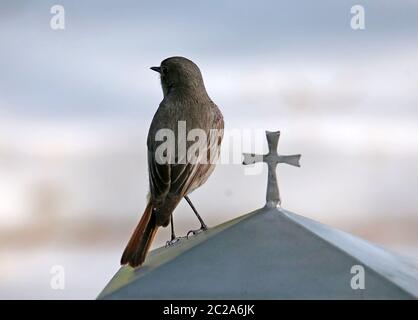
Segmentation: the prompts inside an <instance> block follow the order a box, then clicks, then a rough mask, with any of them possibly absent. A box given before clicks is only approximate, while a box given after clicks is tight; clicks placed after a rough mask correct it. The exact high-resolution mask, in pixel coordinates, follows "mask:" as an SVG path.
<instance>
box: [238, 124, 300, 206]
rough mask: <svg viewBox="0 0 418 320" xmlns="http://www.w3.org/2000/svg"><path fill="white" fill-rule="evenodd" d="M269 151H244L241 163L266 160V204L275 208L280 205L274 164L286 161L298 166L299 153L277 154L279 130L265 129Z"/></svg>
mask: <svg viewBox="0 0 418 320" xmlns="http://www.w3.org/2000/svg"><path fill="white" fill-rule="evenodd" d="M266 136H267V142H268V146H269V153H268V154H265V155H259V154H254V153H251V154H250V153H244V161H243V164H244V165H247V164H254V163H256V162H266V163H267V165H268V181H267V195H266V206H267V207H270V208H275V207H277V205H279V206H280V205H281V199H280V193H279V186H278V184H277V176H276V166H277V164H278V163H287V164H290V165H291V166H295V167H300V164H299V160H300V157H301V155H300V154H297V155H291V156H282V155H279V154H277V144H278V142H279V137H280V131H275V132H271V131H266Z"/></svg>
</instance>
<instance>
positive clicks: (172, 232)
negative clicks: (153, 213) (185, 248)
mask: <svg viewBox="0 0 418 320" xmlns="http://www.w3.org/2000/svg"><path fill="white" fill-rule="evenodd" d="M170 219H171V220H170V225H171V240H170V241H167V242H166V243H165V246H166V247H170V246H172V245H174V244H176V243H177V242H179V241H180V238H177V237H176V234H175V233H174V223H173V214H172V213H171V217H170Z"/></svg>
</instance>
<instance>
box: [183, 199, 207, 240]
mask: <svg viewBox="0 0 418 320" xmlns="http://www.w3.org/2000/svg"><path fill="white" fill-rule="evenodd" d="M184 199H186V201H187V203H188V204H189V206H190V207H191V208H192V210H193V212H194V214H195V215H196V217H197V218H198V219H199V222H200V229H198V230H190V231H189V232H187V237H189V234H193V235H196V234H198V233H200V232H202V231H205V230H207V229H208V227H207V226H206V224H205V222H204V221H203V219H202V217H201V216H200V214H199V213H198V212H197V210H196V208H195V207H194V205H193V203H192V201H191V200H190V199H189V197H188V196H184Z"/></svg>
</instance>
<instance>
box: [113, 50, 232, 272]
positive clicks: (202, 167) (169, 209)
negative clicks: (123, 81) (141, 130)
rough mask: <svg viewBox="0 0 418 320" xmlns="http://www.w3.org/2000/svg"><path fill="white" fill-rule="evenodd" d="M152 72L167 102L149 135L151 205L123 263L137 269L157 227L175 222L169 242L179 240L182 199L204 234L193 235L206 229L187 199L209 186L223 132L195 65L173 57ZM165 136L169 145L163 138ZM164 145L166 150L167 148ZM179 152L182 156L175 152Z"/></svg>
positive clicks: (221, 122) (213, 104)
mask: <svg viewBox="0 0 418 320" xmlns="http://www.w3.org/2000/svg"><path fill="white" fill-rule="evenodd" d="M151 69H152V70H154V71H156V72H158V73H160V78H161V87H162V90H163V95H164V98H163V100H162V101H161V103H160V105H159V107H158V110H157V112H156V113H155V115H154V118H153V120H152V122H151V126H150V129H149V132H148V139H147V146H148V174H149V185H150V193H149V197H148V204H147V206H146V208H145V211H144V213H143V215H142V218H141V220H140V221H139V224H138V226H137V227H136V229H135V231H134V233H133V234H132V236H131V239H130V240H129V242H128V245H127V246H126V248H125V251H124V252H123V255H122V258H121V264H129V265H130V266H132V267H137V266H139V265H141V264H142V263H143V262H144V260H145V256H146V254H147V252H148V250H149V248H150V246H151V243H152V240H153V239H154V236H155V234H156V232H157V229H158V227H160V226H162V227H167V226H168V224H169V223H170V222H171V241H169V242H168V243H169V244H173V243H175V242H176V241H177V240H178V238H176V236H175V233H174V226H173V215H172V214H173V211H174V209H175V208H176V207H177V205H178V204H179V202H180V201H181V200H182V199H183V198H185V199H186V201H187V202H188V203H189V205H190V206H191V208H192V209H193V211H194V213H195V214H196V216H197V218H198V219H199V221H200V224H201V228H200V229H199V230H192V231H190V232H191V233H193V234H196V233H198V232H200V231H203V230H206V229H207V227H206V224H205V223H204V222H203V220H202V218H201V217H200V215H199V213H198V212H197V211H196V209H195V208H194V206H193V204H192V202H191V201H190V199H189V198H188V196H187V195H188V194H189V193H190V192H192V191H193V190H195V189H196V188H198V187H200V186H201V185H202V184H203V183H205V182H206V180H207V179H208V178H209V176H210V175H211V173H212V172H213V170H214V168H215V163H214V162H216V159H217V158H218V156H219V152H220V145H221V141H222V137H223V128H224V122H223V117H222V113H221V112H220V110H219V109H218V107H217V106H216V105H215V103H213V101H212V100H211V99H210V98H209V96H208V94H207V92H206V89H205V85H204V83H203V78H202V74H201V72H200V70H199V67H198V66H197V65H196V64H195V63H193V62H192V61H191V60H189V59H186V58H183V57H171V58H167V59H165V60H164V61H162V62H161V65H160V66H159V67H152V68H151ZM182 126H183V127H185V128H186V129H185V132H184V130H182V128H183V127H182ZM193 129H198V130H197V131H196V130H193ZM167 132H168V133H169V132H172V133H173V134H172V138H173V139H171V140H170V139H169V137H170V135H169V134H167ZM196 132H200V134H195V133H196ZM161 133H163V135H164V137H166V140H164V139H160V138H161ZM164 133H166V134H164ZM202 134H204V136H203V138H202ZM157 137H159V138H157ZM196 137H197V138H199V139H196ZM162 140H163V141H162ZM163 143H165V146H166V148H162V147H163V146H164V145H163ZM182 145H183V146H185V148H181V147H180V146H182ZM167 146H168V147H167ZM176 147H178V148H177V152H172V148H176ZM162 149H163V150H164V151H163V152H162V153H161V150H162ZM196 151H197V152H196ZM162 160H165V162H164V161H162ZM188 235H189V233H188Z"/></svg>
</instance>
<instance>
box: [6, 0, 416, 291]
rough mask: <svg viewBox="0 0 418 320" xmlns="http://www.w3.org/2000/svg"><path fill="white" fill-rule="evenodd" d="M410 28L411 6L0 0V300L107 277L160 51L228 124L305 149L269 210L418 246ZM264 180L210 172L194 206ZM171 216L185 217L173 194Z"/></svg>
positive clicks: (210, 204)
mask: <svg viewBox="0 0 418 320" xmlns="http://www.w3.org/2000/svg"><path fill="white" fill-rule="evenodd" d="M55 4H61V5H63V6H64V8H65V18H66V21H65V22H66V29H65V30H63V31H62V30H61V31H60V30H55V31H54V30H52V29H51V28H50V18H51V17H52V14H51V13H50V8H51V7H52V6H53V5H55ZM354 4H362V5H364V7H365V10H366V30H361V31H354V30H352V29H351V28H350V19H351V16H352V15H351V13H350V9H351V6H352V5H354ZM417 38H418V2H417V1H412V0H409V1H407V0H404V1H401V2H396V3H394V2H393V1H382V0H380V1H378V0H375V1H370V0H369V1H355V2H353V1H345V0H340V1H331V0H330V1H325V0H320V1H315V2H314V1H308V0H305V1H300V0H299V1H257V2H255V1H206V2H203V1H180V2H168V1H149V2H144V1H92V0H90V1H84V2H82V1H59V2H56V1H34V0H33V1H23V0H20V1H11V0H9V1H5V0H0V70H1V72H0V199H1V201H0V234H1V235H0V297H2V298H11V297H25V298H31V297H34V296H36V294H38V296H39V297H51V298H74V297H79V298H94V297H95V295H96V294H98V292H99V291H100V290H101V289H102V287H103V286H104V285H105V282H106V281H107V280H108V279H109V277H110V276H111V275H112V274H113V272H114V271H116V270H117V268H118V260H119V255H120V253H121V251H122V250H123V247H124V245H125V242H126V241H127V240H128V238H129V236H130V233H131V231H132V229H133V227H134V225H135V224H136V222H137V220H138V219H139V216H140V214H141V213H142V211H143V207H144V205H145V195H146V192H147V188H148V186H147V181H148V180H147V167H146V153H145V152H146V149H145V141H146V134H147V131H148V126H149V123H150V121H151V119H152V116H153V114H154V112H155V110H156V108H157V106H158V103H159V102H160V101H161V97H162V92H161V89H160V86H159V79H158V76H157V75H156V74H155V73H153V72H152V71H150V70H149V67H151V66H154V65H158V64H159V63H160V61H161V60H163V59H165V58H167V57H169V56H174V55H182V56H186V57H188V58H190V59H192V60H193V61H195V62H196V63H197V64H198V65H199V66H200V68H201V70H202V73H203V76H204V80H205V84H206V87H207V90H208V92H209V95H210V96H211V97H212V99H213V100H214V101H215V102H216V103H217V104H218V106H219V107H220V108H221V110H222V112H223V114H224V118H225V124H226V129H227V130H233V129H240V130H242V129H258V130H265V129H267V130H278V129H279V130H281V131H282V136H281V140H280V143H279V147H280V152H281V153H284V154H286V153H287V154H290V153H302V154H303V156H302V168H300V169H296V168H293V167H289V168H287V167H286V166H283V167H280V168H279V169H278V174H279V184H280V187H281V194H282V197H283V204H284V207H286V208H287V209H289V210H292V211H295V212H297V213H299V214H302V215H304V216H308V217H310V218H313V219H316V220H319V221H321V222H323V223H327V224H331V225H333V226H336V227H339V228H342V229H344V230H346V231H349V232H352V233H355V234H357V235H360V236H362V237H365V238H367V239H369V240H372V241H375V242H378V243H380V244H383V245H385V246H388V247H389V248H391V249H393V250H397V251H399V252H403V253H407V254H409V255H414V256H418V236H417V235H416V234H417V233H416V229H417V228H418V212H417V210H418V200H417V198H416V196H415V193H416V190H417V189H418V161H417V160H418V126H417V120H418V90H417V83H418V43H417V41H416V39H417ZM266 150H267V147H266V145H265V146H264V151H266ZM244 151H247V152H249V151H254V150H244ZM255 151H258V152H260V151H262V150H255ZM266 179H267V178H266V170H264V172H263V174H261V175H257V176H246V175H245V174H244V169H243V168H242V166H240V165H231V164H222V165H220V166H219V167H218V168H217V169H216V170H215V173H214V174H213V176H212V177H211V178H210V179H209V181H208V183H207V184H206V185H205V186H204V187H202V188H201V189H200V190H198V191H196V192H195V193H193V194H192V196H191V198H192V199H193V200H194V202H195V205H196V207H198V208H199V210H200V211H201V214H202V215H203V216H204V217H205V218H206V220H207V221H208V223H209V224H210V225H215V224H218V223H220V222H223V221H225V220H228V219H230V218H233V217H236V216H239V215H242V214H244V213H246V212H249V211H251V210H253V209H256V208H258V207H260V206H262V205H263V202H264V197H265V185H266ZM214 198H215V199H216V200H217V201H213V199H214ZM176 216H178V218H177V219H178V221H179V222H178V228H179V230H180V234H181V233H182V232H183V233H185V232H187V230H188V229H190V228H192V227H196V221H195V220H194V218H193V216H192V213H191V211H190V209H189V208H188V207H187V206H186V205H185V204H181V205H180V206H179V208H178V210H177V212H176ZM167 238H168V231H167V230H164V231H161V232H160V233H159V235H158V238H157V241H156V244H155V245H161V244H162V243H164V241H165V240H166V239H167ZM21 260H24V261H25V263H26V264H25V266H30V267H29V268H25V269H23V268H21V267H19V265H20V264H19V262H20V261H21ZM28 261H32V262H31V263H29V262H28ZM54 263H58V264H62V265H64V266H66V267H67V270H69V275H68V277H70V275H71V277H72V278H70V279H72V280H73V282H71V281H68V283H69V284H68V286H69V288H68V290H65V291H64V292H56V291H53V290H51V289H50V287H49V282H48V279H49V277H50V275H49V268H50V266H51V264H54ZM86 265H89V266H91V270H97V272H95V274H94V275H90V276H89V274H88V273H87V274H85V273H83V276H79V275H80V273H82V271H81V270H84V268H85V266H86ZM28 269H30V271H28Z"/></svg>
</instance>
